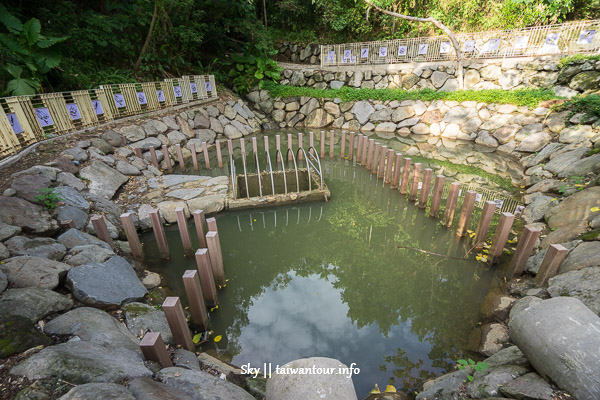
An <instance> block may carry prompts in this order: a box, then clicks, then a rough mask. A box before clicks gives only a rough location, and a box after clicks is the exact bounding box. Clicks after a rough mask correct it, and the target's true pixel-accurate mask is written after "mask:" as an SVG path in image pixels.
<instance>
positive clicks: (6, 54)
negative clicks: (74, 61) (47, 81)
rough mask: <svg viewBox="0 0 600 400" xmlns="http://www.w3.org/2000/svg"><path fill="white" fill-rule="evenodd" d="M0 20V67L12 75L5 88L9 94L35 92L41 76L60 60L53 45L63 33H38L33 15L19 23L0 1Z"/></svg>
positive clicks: (39, 86)
mask: <svg viewBox="0 0 600 400" xmlns="http://www.w3.org/2000/svg"><path fill="white" fill-rule="evenodd" d="M0 22H1V23H2V25H4V28H5V29H6V31H7V32H3V33H0V54H1V55H2V60H3V61H2V66H1V67H2V69H3V70H4V71H6V72H8V74H9V76H10V78H12V79H10V78H9V79H10V80H8V82H6V92H7V93H8V94H11V95H13V96H21V95H32V94H35V93H36V91H38V90H40V88H41V86H42V76H43V75H44V74H47V73H48V72H49V71H50V70H52V69H53V68H56V67H57V66H58V65H59V64H60V61H61V53H60V51H59V50H58V48H57V46H56V45H57V44H59V43H61V42H64V41H65V40H67V37H66V36H65V37H51V36H45V35H42V33H41V31H42V24H41V23H40V21H39V20H38V19H37V18H31V19H29V20H28V21H27V22H25V23H24V24H23V23H21V21H20V20H19V19H18V18H16V17H15V16H13V15H12V14H10V13H9V12H8V10H6V8H5V7H4V6H3V5H1V4H0Z"/></svg>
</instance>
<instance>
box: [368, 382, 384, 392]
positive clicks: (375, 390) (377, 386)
mask: <svg viewBox="0 0 600 400" xmlns="http://www.w3.org/2000/svg"><path fill="white" fill-rule="evenodd" d="M369 393H371V394H377V393H381V391H379V385H378V384H375V389H373V390H371V391H370V392H369Z"/></svg>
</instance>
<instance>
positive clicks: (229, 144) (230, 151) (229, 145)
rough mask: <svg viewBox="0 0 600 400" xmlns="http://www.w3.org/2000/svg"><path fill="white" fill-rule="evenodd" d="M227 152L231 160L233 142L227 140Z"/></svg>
mask: <svg viewBox="0 0 600 400" xmlns="http://www.w3.org/2000/svg"><path fill="white" fill-rule="evenodd" d="M227 151H228V152H229V155H230V156H231V157H232V158H233V140H231V139H227Z"/></svg>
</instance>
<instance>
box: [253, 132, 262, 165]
mask: <svg viewBox="0 0 600 400" xmlns="http://www.w3.org/2000/svg"><path fill="white" fill-rule="evenodd" d="M257 156H258V144H257V143H256V136H253V137H252V160H256V157H257ZM259 172H260V171H259Z"/></svg>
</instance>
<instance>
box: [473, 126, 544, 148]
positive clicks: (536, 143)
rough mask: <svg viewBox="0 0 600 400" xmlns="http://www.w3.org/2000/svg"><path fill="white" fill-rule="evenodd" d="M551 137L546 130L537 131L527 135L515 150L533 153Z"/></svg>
mask: <svg viewBox="0 0 600 400" xmlns="http://www.w3.org/2000/svg"><path fill="white" fill-rule="evenodd" d="M482 126H483V125H482ZM551 139H552V138H551V137H550V135H548V134H547V133H546V132H537V133H534V134H533V135H531V136H528V137H527V138H526V139H525V140H523V141H522V142H521V143H520V144H519V145H518V146H517V148H516V150H517V151H522V152H526V153H535V152H536V151H540V150H541V149H542V148H543V147H544V146H545V145H547V144H548V143H549V142H550V140H551Z"/></svg>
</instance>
